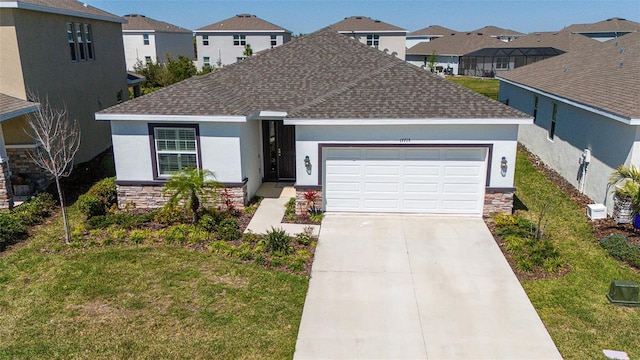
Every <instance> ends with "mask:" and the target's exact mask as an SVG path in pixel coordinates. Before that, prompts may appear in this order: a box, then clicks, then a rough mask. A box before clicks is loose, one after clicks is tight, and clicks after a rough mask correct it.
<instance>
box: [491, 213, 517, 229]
mask: <svg viewBox="0 0 640 360" xmlns="http://www.w3.org/2000/svg"><path fill="white" fill-rule="evenodd" d="M491 218H492V219H493V221H494V222H495V224H496V226H498V227H505V226H513V225H515V224H516V223H517V222H518V218H517V217H516V216H515V215H511V214H503V213H497V214H494V215H491Z"/></svg>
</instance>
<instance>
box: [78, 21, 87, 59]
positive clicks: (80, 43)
mask: <svg viewBox="0 0 640 360" xmlns="http://www.w3.org/2000/svg"><path fill="white" fill-rule="evenodd" d="M75 26H76V43H77V44H78V55H79V58H80V61H84V60H87V52H86V49H85V46H84V29H83V28H82V24H79V23H75Z"/></svg>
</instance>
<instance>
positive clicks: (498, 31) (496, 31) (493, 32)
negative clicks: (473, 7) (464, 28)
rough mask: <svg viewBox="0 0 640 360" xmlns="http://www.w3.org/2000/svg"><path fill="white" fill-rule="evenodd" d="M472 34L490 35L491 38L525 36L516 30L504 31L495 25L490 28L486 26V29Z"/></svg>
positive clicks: (482, 28)
mask: <svg viewBox="0 0 640 360" xmlns="http://www.w3.org/2000/svg"><path fill="white" fill-rule="evenodd" d="M469 32H472V33H482V34H484V35H489V36H499V35H507V36H508V35H524V34H523V33H521V32H517V31H515V30H511V29H503V28H499V27H497V26H493V25H489V26H485V27H481V28H480V29H476V30H472V31H469Z"/></svg>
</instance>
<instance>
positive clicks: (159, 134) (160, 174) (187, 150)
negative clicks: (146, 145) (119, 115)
mask: <svg viewBox="0 0 640 360" xmlns="http://www.w3.org/2000/svg"><path fill="white" fill-rule="evenodd" d="M150 130H151V133H152V134H153V146H154V149H153V151H154V154H153V157H154V161H155V171H156V174H154V175H155V176H154V177H156V178H166V177H169V176H171V175H172V174H173V173H175V172H177V171H180V170H184V169H187V168H199V167H200V166H199V162H198V151H199V149H198V147H199V144H198V128H197V126H180V127H171V126H166V125H150Z"/></svg>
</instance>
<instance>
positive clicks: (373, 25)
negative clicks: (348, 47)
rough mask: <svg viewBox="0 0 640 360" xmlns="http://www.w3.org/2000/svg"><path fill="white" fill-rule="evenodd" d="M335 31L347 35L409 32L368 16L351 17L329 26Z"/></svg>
mask: <svg viewBox="0 0 640 360" xmlns="http://www.w3.org/2000/svg"><path fill="white" fill-rule="evenodd" d="M329 27H331V28H332V29H334V30H335V31H338V32H341V33H345V32H361V31H394V32H395V31H400V32H402V31H404V32H405V33H406V32H407V30H405V29H403V28H401V27H398V26H395V25H391V24H387V23H386V22H383V21H380V20H374V19H372V18H369V17H366V16H351V17H347V18H344V20H341V21H338V22H337V23H335V24H333V25H331V26H329Z"/></svg>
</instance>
